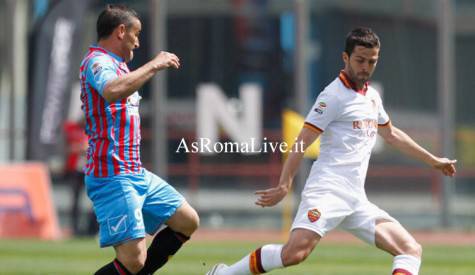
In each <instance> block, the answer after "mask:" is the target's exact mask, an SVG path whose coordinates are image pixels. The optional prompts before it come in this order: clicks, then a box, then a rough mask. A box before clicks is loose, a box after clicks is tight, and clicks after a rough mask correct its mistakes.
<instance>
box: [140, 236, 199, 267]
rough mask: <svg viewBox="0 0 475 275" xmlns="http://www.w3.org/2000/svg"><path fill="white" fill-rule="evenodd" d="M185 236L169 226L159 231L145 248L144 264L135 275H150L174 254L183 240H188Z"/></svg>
mask: <svg viewBox="0 0 475 275" xmlns="http://www.w3.org/2000/svg"><path fill="white" fill-rule="evenodd" d="M189 239H190V237H187V236H185V235H183V234H181V233H179V232H175V231H173V230H172V229H170V227H167V228H165V229H163V230H162V231H160V232H159V233H158V234H157V236H155V238H154V239H153V241H152V244H151V245H150V247H149V248H148V250H147V260H146V261H145V266H144V267H143V268H142V270H140V272H139V273H138V274H137V275H150V274H153V273H154V272H155V271H157V270H158V269H159V268H160V267H162V266H163V265H164V264H165V263H166V262H167V261H168V259H169V258H170V257H171V256H173V255H175V253H176V252H177V251H178V249H180V247H181V246H182V245H183V243H184V242H186V241H188V240H189Z"/></svg>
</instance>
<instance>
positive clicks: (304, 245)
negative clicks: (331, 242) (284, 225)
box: [207, 228, 320, 275]
mask: <svg viewBox="0 0 475 275" xmlns="http://www.w3.org/2000/svg"><path fill="white" fill-rule="evenodd" d="M319 241H320V236H319V235H318V234H317V233H315V232H313V231H310V230H307V229H301V228H297V229H294V230H293V231H292V232H291V233H290V238H289V240H288V241H287V243H286V244H285V245H279V244H268V245H264V246H262V247H260V248H258V249H256V250H255V251H253V252H252V253H250V254H248V255H246V256H245V257H244V258H242V259H241V260H240V261H238V262H236V263H235V264H232V265H230V266H226V265H224V264H218V265H216V266H214V267H213V268H212V269H211V270H210V271H209V272H208V273H207V275H252V274H263V273H267V272H270V271H272V270H274V269H278V268H283V267H287V266H291V265H296V264H299V263H301V262H302V261H304V260H305V259H306V258H307V257H308V255H310V253H311V252H312V250H313V249H314V248H315V246H316V245H317V243H318V242H319Z"/></svg>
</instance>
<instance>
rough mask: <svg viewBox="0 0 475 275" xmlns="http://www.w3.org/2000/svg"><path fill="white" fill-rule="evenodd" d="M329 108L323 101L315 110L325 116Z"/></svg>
mask: <svg viewBox="0 0 475 275" xmlns="http://www.w3.org/2000/svg"><path fill="white" fill-rule="evenodd" d="M326 108H327V104H326V103H325V102H323V101H320V102H318V107H317V108H315V109H314V111H315V112H317V113H319V114H323V111H325V109H326Z"/></svg>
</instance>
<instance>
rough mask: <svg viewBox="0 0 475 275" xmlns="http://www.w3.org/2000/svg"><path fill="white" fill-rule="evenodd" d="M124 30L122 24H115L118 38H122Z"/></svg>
mask: <svg viewBox="0 0 475 275" xmlns="http://www.w3.org/2000/svg"><path fill="white" fill-rule="evenodd" d="M126 31H127V30H126V28H125V25H124V24H120V25H119V26H117V37H118V38H119V40H122V39H124V36H125V33H126Z"/></svg>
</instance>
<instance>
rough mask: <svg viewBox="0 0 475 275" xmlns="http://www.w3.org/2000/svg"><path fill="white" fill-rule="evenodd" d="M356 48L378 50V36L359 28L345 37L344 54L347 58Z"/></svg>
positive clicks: (364, 28)
mask: <svg viewBox="0 0 475 275" xmlns="http://www.w3.org/2000/svg"><path fill="white" fill-rule="evenodd" d="M356 46H363V47H366V48H380V47H381V43H380V41H379V37H378V35H377V34H376V33H375V32H373V30H372V29H370V28H366V27H359V28H356V29H354V30H352V31H351V32H349V33H348V35H347V36H346V43H345V52H346V53H347V54H348V56H350V55H351V53H353V50H354V49H355V47H356Z"/></svg>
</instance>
